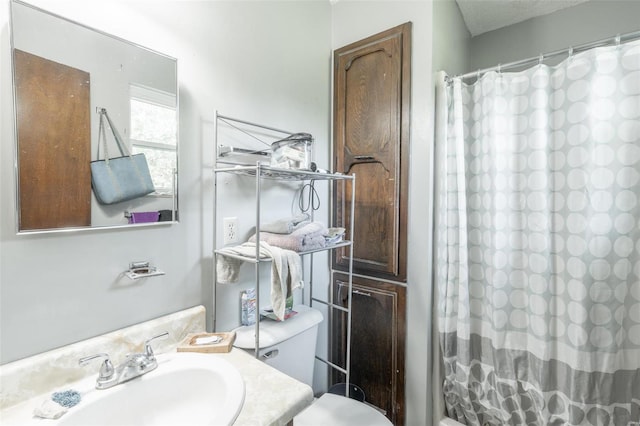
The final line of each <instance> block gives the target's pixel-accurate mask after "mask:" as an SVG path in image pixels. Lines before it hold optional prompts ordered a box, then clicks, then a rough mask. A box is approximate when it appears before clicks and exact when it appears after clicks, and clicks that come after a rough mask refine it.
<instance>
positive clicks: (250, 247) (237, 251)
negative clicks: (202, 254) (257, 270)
mask: <svg viewBox="0 0 640 426" xmlns="http://www.w3.org/2000/svg"><path fill="white" fill-rule="evenodd" d="M225 254H229V255H230V256H225ZM234 255H235V256H244V257H248V258H255V257H256V245H255V244H254V243H244V244H241V245H239V246H235V247H225V248H223V249H221V250H219V253H218V256H216V275H217V277H218V282H219V283H220V284H232V283H237V282H238V274H239V272H240V266H242V264H243V263H244V261H243V260H242V259H236V258H234V257H231V256H234ZM270 257H271V253H269V252H268V251H266V250H265V249H264V248H263V247H262V246H261V248H260V258H261V259H264V258H270Z"/></svg>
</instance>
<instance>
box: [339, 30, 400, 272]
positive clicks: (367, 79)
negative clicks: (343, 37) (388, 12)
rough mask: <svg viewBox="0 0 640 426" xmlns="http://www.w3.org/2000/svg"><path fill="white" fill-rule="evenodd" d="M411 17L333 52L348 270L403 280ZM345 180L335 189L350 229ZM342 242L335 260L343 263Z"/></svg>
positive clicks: (343, 265)
mask: <svg viewBox="0 0 640 426" xmlns="http://www.w3.org/2000/svg"><path fill="white" fill-rule="evenodd" d="M410 35H411V23H406V24H403V25H400V26H398V27H395V28H392V29H390V30H388V31H385V32H382V33H380V34H377V35H374V36H372V37H369V38H366V39H364V40H361V41H358V42H356V43H353V44H350V45H348V46H345V47H343V48H340V49H338V50H336V51H335V52H334V66H335V69H334V72H335V73H334V92H335V93H334V113H333V114H334V135H333V138H334V153H335V164H334V170H335V171H337V172H340V173H345V174H355V175H356V198H355V200H356V201H355V204H356V205H355V218H354V235H353V236H351V235H348V236H347V237H348V238H349V239H351V240H353V241H354V256H353V271H354V273H357V274H361V275H370V276H375V277H381V278H387V279H391V280H394V281H405V280H406V269H407V268H406V257H407V256H406V254H407V253H406V251H407V248H406V247H407V191H408V154H409V123H410V88H411V82H410V78H411V76H410V69H411V61H410V52H411V41H410ZM349 192H350V188H346V189H344V190H342V189H341V188H340V187H338V188H337V189H336V191H335V192H334V197H335V198H334V205H335V210H334V215H335V217H334V219H335V221H334V223H345V224H346V227H347V229H349V225H350V224H349V220H348V218H349V212H350V209H351V205H350V204H351V202H350V201H351V194H350V193H349ZM348 256H349V251H348V250H347V249H342V250H337V251H336V254H335V258H334V268H335V269H339V270H346V268H347V266H348V262H349V258H348Z"/></svg>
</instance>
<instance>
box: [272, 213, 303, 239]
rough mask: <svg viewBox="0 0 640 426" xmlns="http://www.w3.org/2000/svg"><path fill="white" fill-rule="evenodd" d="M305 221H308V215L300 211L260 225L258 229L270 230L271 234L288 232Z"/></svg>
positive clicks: (297, 227)
mask: <svg viewBox="0 0 640 426" xmlns="http://www.w3.org/2000/svg"><path fill="white" fill-rule="evenodd" d="M307 223H309V215H308V214H307V213H301V214H299V215H296V216H293V217H290V218H286V219H279V220H276V221H274V222H269V223H265V224H264V225H261V226H260V230H261V231H264V232H271V233H272V234H290V233H292V232H293V231H295V230H296V229H299V228H300V227H302V226H304V225H306V224H307Z"/></svg>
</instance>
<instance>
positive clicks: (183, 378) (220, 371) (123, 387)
mask: <svg viewBox="0 0 640 426" xmlns="http://www.w3.org/2000/svg"><path fill="white" fill-rule="evenodd" d="M157 359H158V368H157V369H155V370H154V371H151V372H149V373H147V374H145V375H143V376H141V377H138V378H136V379H133V380H131V381H129V382H126V383H123V384H120V385H117V386H114V387H112V388H109V389H106V390H96V389H91V385H92V384H93V383H95V378H96V377H95V376H91V377H89V378H87V379H83V380H82V381H80V382H78V383H77V384H76V385H77V386H74V385H73V384H72V385H69V386H67V387H66V388H67V389H71V388H75V389H78V390H79V391H80V392H81V394H82V400H81V401H80V403H79V404H78V405H76V406H75V407H72V408H70V409H69V411H68V412H67V413H66V414H64V415H63V416H62V417H61V418H60V419H58V420H57V421H51V420H45V421H44V422H43V423H39V424H41V425H44V424H46V425H57V426H91V425H105V426H106V425H114V426H116V425H117V426H125V425H132V426H133V425H135V426H151V425H163V426H170V425H180V426H182V425H190V426H191V425H194V426H195V425H231V424H233V422H234V421H235V419H236V417H237V416H238V414H239V413H240V409H241V408H242V404H243V402H244V393H245V388H244V381H243V380H242V377H241V376H240V373H239V372H238V370H236V368H235V367H233V366H232V365H231V364H230V363H228V362H227V361H225V360H224V359H221V358H220V357H218V356H214V355H209V354H197V353H184V352H182V353H171V354H164V355H158V356H157ZM87 380H90V383H88V382H87ZM86 389H89V390H86ZM85 390H86V391H85ZM3 420H6V419H3ZM29 420H30V421H33V419H29ZM40 421H41V422H42V420H40ZM29 423H30V422H29ZM34 424H35V423H34Z"/></svg>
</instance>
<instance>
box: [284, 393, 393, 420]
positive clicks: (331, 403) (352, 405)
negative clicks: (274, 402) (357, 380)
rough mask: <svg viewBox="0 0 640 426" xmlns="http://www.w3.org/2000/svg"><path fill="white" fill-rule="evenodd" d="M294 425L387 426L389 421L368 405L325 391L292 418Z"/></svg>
mask: <svg viewBox="0 0 640 426" xmlns="http://www.w3.org/2000/svg"><path fill="white" fill-rule="evenodd" d="M293 424H294V426H319V425H332V426H340V425H344V426H350V425H367V426H389V425H391V422H390V421H389V420H388V419H387V418H386V417H385V416H383V415H382V413H380V412H379V411H378V410H376V409H375V408H373V407H370V406H369V405H367V404H365V403H362V402H359V401H356V400H355V399H351V398H347V397H344V396H339V395H334V394H332V393H325V394H324V395H322V396H321V397H320V398H318V399H317V400H316V401H315V402H314V403H313V404H311V406H309V407H308V408H306V409H305V410H304V411H303V412H301V413H300V414H298V415H297V416H296V417H295V418H294V419H293Z"/></svg>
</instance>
